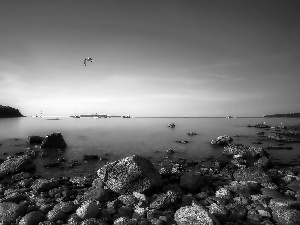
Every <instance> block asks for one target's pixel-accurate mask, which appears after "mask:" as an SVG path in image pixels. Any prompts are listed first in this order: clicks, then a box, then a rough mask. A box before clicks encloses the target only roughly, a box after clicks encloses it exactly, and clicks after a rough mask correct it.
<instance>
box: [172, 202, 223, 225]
mask: <svg viewBox="0 0 300 225" xmlns="http://www.w3.org/2000/svg"><path fill="white" fill-rule="evenodd" d="M174 219H175V221H176V223H177V224H178V225H199V224H202V225H218V224H220V223H219V221H218V220H217V219H216V218H215V217H214V216H213V215H212V214H210V213H209V212H208V211H206V210H205V209H204V207H202V206H199V205H196V204H193V205H192V206H184V207H181V208H179V209H178V210H177V211H176V212H175V215H174Z"/></svg>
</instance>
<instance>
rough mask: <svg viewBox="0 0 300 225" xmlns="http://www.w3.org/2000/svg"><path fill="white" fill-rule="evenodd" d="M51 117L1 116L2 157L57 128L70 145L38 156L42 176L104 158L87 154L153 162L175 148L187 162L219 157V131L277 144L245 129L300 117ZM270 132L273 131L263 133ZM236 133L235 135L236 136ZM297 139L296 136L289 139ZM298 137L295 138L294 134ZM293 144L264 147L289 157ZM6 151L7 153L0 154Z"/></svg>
mask: <svg viewBox="0 0 300 225" xmlns="http://www.w3.org/2000/svg"><path fill="white" fill-rule="evenodd" d="M49 119H51V118H44V117H42V118H31V117H26V118H13V119H0V143H1V144H2V145H0V158H2V159H4V158H6V157H7V156H8V155H14V154H15V153H16V152H20V151H26V150H27V149H28V148H29V147H31V148H34V146H27V144H26V137H27V136H28V135H39V136H46V135H48V134H51V133H53V132H61V133H62V135H63V137H64V139H65V141H66V143H67V145H68V147H67V149H66V150H64V151H62V152H58V151H52V152H47V154H49V157H47V158H38V159H37V160H35V162H36V163H37V164H38V170H37V173H42V174H43V175H45V176H52V175H67V176H68V175H75V174H82V173H87V172H94V171H96V170H97V169H98V168H99V167H101V166H102V165H103V164H105V163H106V162H107V161H97V162H89V163H88V162H84V161H82V160H81V157H82V156H83V155H86V154H97V155H98V156H100V157H103V156H104V154H105V153H108V156H105V157H106V158H107V159H108V160H109V161H114V160H116V159H120V158H122V157H125V156H130V155H133V154H139V155H142V156H145V157H149V159H150V160H151V161H152V162H153V163H156V162H157V161H158V160H159V159H160V158H161V156H162V155H166V154H165V151H166V150H167V149H168V148H171V149H173V150H174V151H175V152H176V153H175V154H174V155H175V156H180V157H184V158H187V159H191V160H199V159H202V158H204V157H206V156H209V155H213V156H222V149H223V148H218V147H213V146H211V145H210V141H211V140H212V139H216V138H217V137H218V136H220V135H224V134H226V135H229V136H232V137H233V139H234V141H233V143H242V144H249V145H254V146H259V147H264V146H265V147H266V146H268V145H269V144H272V145H276V144H277V143H276V142H274V141H272V140H266V141H264V142H263V144H262V145H257V144H252V143H251V141H257V140H258V138H259V137H258V136H257V134H256V132H258V131H262V130H260V129H256V128H249V127H247V125H249V124H250V125H255V124H258V123H262V122H266V123H267V124H268V125H271V126H276V125H280V124H281V123H282V124H283V125H296V124H299V123H300V119H296V118H231V119H228V118H130V119H124V118H101V119H92V118H79V119H76V118H68V117H60V118H59V120H49ZM168 123H175V125H176V127H175V128H174V129H172V128H167V127H166V124H168ZM191 131H193V132H196V133H197V134H198V135H195V136H188V135H187V133H188V132H191ZM266 132H274V130H270V131H266ZM237 135H238V136H237ZM293 138H294V139H296V138H295V137H293ZM298 139H299V138H298ZM176 140H188V141H189V143H188V144H179V143H176V142H175V141H176ZM285 145H286V146H292V147H293V150H268V152H269V153H270V154H271V155H272V156H274V157H277V158H281V159H283V160H286V161H289V160H292V159H296V158H297V155H298V154H299V153H300V148H299V147H300V144H299V143H292V144H285ZM3 153H7V155H3ZM60 157H64V158H65V159H68V160H70V159H75V160H79V161H80V162H81V166H79V167H76V168H64V169H58V168H52V169H45V168H43V167H42V165H43V163H45V162H46V161H50V160H56V159H57V158H60Z"/></svg>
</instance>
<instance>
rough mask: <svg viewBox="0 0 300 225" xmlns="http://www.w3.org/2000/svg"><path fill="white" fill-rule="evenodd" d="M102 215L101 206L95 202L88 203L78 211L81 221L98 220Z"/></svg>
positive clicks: (82, 205) (83, 204)
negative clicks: (100, 214)
mask: <svg viewBox="0 0 300 225" xmlns="http://www.w3.org/2000/svg"><path fill="white" fill-rule="evenodd" d="M99 213H100V209H99V205H98V204H97V203H96V202H94V201H86V202H84V203H82V204H81V206H80V207H79V208H78V209H77V210H76V214H77V216H78V217H80V218H81V219H89V218H96V217H97V216H98V215H99Z"/></svg>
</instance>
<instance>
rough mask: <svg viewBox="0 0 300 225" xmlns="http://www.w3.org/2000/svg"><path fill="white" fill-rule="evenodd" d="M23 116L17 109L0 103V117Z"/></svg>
mask: <svg viewBox="0 0 300 225" xmlns="http://www.w3.org/2000/svg"><path fill="white" fill-rule="evenodd" d="M12 117H23V115H22V114H21V113H20V111H19V110H18V109H15V108H13V107H9V106H4V105H0V118H12Z"/></svg>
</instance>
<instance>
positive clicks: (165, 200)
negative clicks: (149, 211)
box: [150, 190, 180, 209]
mask: <svg viewBox="0 0 300 225" xmlns="http://www.w3.org/2000/svg"><path fill="white" fill-rule="evenodd" d="M179 199H180V196H179V194H178V193H177V192H176V191H173V190H169V191H167V193H166V194H164V193H162V194H157V195H155V196H154V200H153V201H152V202H151V203H150V207H151V208H154V209H165V208H167V207H169V206H171V205H172V204H175V203H176V202H177V201H179Z"/></svg>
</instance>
